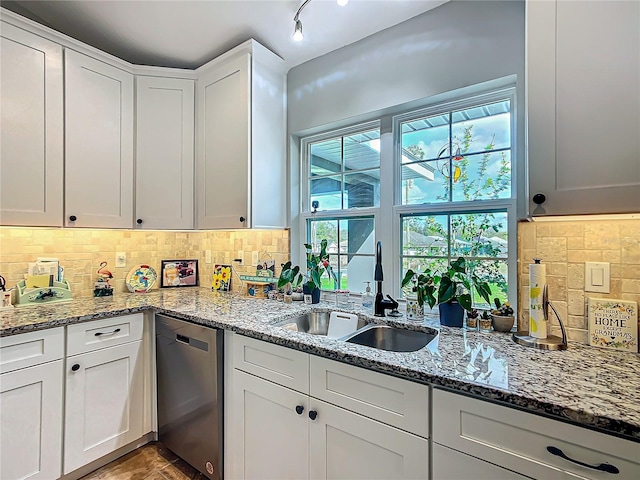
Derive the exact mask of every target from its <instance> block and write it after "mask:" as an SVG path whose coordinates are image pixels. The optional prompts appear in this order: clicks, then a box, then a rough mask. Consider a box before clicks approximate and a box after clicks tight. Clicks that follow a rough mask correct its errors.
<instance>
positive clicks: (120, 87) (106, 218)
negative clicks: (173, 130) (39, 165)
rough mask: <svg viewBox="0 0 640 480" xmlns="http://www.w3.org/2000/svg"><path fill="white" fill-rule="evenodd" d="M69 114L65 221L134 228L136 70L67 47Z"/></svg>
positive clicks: (66, 138) (79, 224)
mask: <svg viewBox="0 0 640 480" xmlns="http://www.w3.org/2000/svg"><path fill="white" fill-rule="evenodd" d="M65 115H66V117H65V148H66V151H65V217H66V218H65V225H68V226H75V227H107V228H131V226H132V222H133V75H132V74H130V73H128V72H125V71H123V70H120V69H118V68H116V67H113V66H111V65H108V64H106V63H103V62H100V61H97V60H94V59H92V58H90V57H87V56H86V55H82V54H80V53H77V52H74V51H73V50H66V51H65ZM72 216H73V217H75V218H76V220H75V221H72V220H71V217H72Z"/></svg>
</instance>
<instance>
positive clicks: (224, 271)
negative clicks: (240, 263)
mask: <svg viewBox="0 0 640 480" xmlns="http://www.w3.org/2000/svg"><path fill="white" fill-rule="evenodd" d="M211 288H212V289H213V290H219V291H222V292H228V291H230V290H231V265H214V267H213V283H212V284H211Z"/></svg>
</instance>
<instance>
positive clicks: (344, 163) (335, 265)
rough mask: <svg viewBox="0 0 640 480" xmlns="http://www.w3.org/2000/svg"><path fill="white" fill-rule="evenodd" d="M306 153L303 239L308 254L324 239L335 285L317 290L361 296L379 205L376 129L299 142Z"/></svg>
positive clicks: (369, 275)
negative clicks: (348, 291) (311, 248)
mask: <svg viewBox="0 0 640 480" xmlns="http://www.w3.org/2000/svg"><path fill="white" fill-rule="evenodd" d="M303 148H304V152H306V164H307V169H306V177H307V182H306V187H307V189H308V190H307V191H308V196H307V197H306V202H305V210H306V211H307V213H306V214H305V215H304V218H305V220H304V222H305V229H306V232H305V234H304V238H306V241H307V243H310V244H311V245H312V246H313V248H314V251H318V250H319V249H320V241H321V240H322V239H327V241H328V246H327V251H328V253H329V254H330V257H329V258H330V262H331V267H332V269H333V271H334V273H335V274H336V277H337V279H338V281H337V283H336V282H334V281H333V280H332V279H330V278H329V277H323V279H322V288H323V290H334V289H336V288H337V289H341V290H350V291H353V292H361V291H363V290H364V282H365V281H371V280H372V278H373V267H374V252H375V212H377V210H378V207H379V205H380V128H379V126H378V124H377V123H373V124H368V125H363V126H360V127H358V128H355V129H349V130H344V131H338V132H331V133H329V134H328V135H321V136H318V137H313V138H308V139H305V140H304V141H303Z"/></svg>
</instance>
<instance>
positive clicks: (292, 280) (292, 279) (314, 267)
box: [278, 239, 337, 303]
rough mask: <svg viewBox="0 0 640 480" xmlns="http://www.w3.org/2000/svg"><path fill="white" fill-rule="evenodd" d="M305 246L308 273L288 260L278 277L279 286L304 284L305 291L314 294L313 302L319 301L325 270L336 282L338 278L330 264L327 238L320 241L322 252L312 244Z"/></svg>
mask: <svg viewBox="0 0 640 480" xmlns="http://www.w3.org/2000/svg"><path fill="white" fill-rule="evenodd" d="M304 247H305V249H306V250H307V253H306V255H307V268H306V273H305V272H304V271H303V270H302V269H301V268H300V266H299V265H292V263H291V261H288V262H287V263H285V264H284V265H283V266H282V271H281V272H280V277H279V278H278V288H283V287H285V286H286V285H287V284H290V285H291V288H296V287H299V286H300V285H302V287H303V291H304V293H306V294H310V295H311V296H312V303H318V302H319V301H320V289H321V288H322V276H323V275H324V274H325V272H326V273H327V275H328V276H329V278H333V280H334V282H335V283H336V284H337V278H336V275H335V274H334V273H333V269H332V268H331V265H330V264H329V254H328V253H327V240H326V239H322V240H321V241H320V252H319V253H317V254H316V253H314V252H313V247H312V246H311V245H310V244H308V243H305V244H304Z"/></svg>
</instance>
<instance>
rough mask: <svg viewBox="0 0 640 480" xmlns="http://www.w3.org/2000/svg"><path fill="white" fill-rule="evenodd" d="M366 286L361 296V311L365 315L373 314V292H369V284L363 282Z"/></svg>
mask: <svg viewBox="0 0 640 480" xmlns="http://www.w3.org/2000/svg"><path fill="white" fill-rule="evenodd" d="M364 283H366V284H367V288H366V289H365V291H364V292H363V294H362V309H363V310H365V311H366V312H367V313H373V300H374V296H373V292H372V291H371V282H364Z"/></svg>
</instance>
